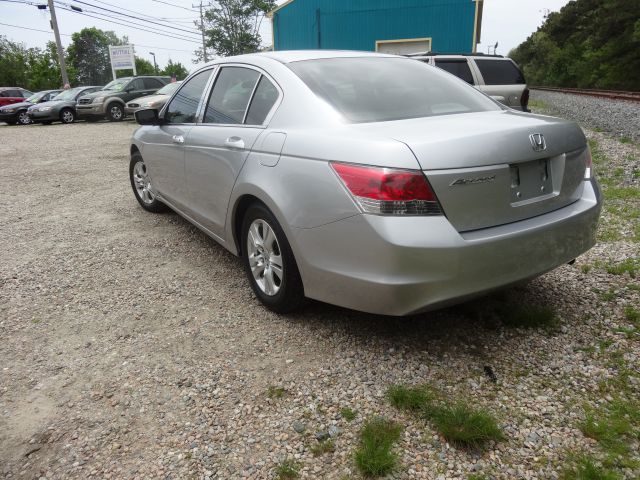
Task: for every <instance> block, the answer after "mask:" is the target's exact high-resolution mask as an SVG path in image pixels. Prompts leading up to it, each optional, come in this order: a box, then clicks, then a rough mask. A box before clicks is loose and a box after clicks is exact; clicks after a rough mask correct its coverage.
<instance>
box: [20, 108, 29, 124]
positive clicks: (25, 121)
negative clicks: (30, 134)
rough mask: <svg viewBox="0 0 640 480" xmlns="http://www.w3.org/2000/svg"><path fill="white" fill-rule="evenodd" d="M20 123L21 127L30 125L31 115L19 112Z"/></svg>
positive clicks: (24, 111) (23, 111)
mask: <svg viewBox="0 0 640 480" xmlns="http://www.w3.org/2000/svg"><path fill="white" fill-rule="evenodd" d="M18 123H19V124H20V125H29V124H30V123H32V122H31V118H29V114H28V113H27V111H26V110H22V111H20V112H18Z"/></svg>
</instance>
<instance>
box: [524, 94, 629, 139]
mask: <svg viewBox="0 0 640 480" xmlns="http://www.w3.org/2000/svg"><path fill="white" fill-rule="evenodd" d="M531 100H533V104H534V105H535V103H536V102H543V103H544V104H545V106H546V107H547V108H548V109H550V110H551V111H553V112H554V113H555V114H557V115H558V116H560V117H565V118H572V119H577V120H578V121H580V122H581V123H582V124H583V125H584V126H586V127H589V128H593V129H600V130H602V131H605V132H607V133H611V134H613V135H614V136H617V137H626V138H631V139H633V140H635V141H636V142H640V103H638V102H630V101H625V100H609V99H606V98H598V97H585V96H584V95H571V94H568V93H558V92H547V91H544V90H531ZM534 110H535V107H534Z"/></svg>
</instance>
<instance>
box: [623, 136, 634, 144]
mask: <svg viewBox="0 0 640 480" xmlns="http://www.w3.org/2000/svg"><path fill="white" fill-rule="evenodd" d="M620 143H633V140H632V139H630V138H629V137H620Z"/></svg>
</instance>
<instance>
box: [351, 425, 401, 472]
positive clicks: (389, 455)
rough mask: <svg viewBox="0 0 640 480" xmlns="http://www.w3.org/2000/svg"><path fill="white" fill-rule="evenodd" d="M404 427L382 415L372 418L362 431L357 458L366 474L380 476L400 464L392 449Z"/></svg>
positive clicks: (357, 463)
mask: <svg viewBox="0 0 640 480" xmlns="http://www.w3.org/2000/svg"><path fill="white" fill-rule="evenodd" d="M401 432H402V428H401V427H400V426H399V425H397V424H395V423H394V422H392V421H390V420H387V419H385V418H382V417H376V418H372V419H370V420H367V422H366V423H365V424H364V426H363V427H362V430H361V431H360V445H359V447H358V449H357V450H356V454H355V460H356V465H357V466H358V469H359V470H360V472H362V474H363V475H365V476H371V477H379V476H383V475H386V474H388V473H390V472H391V471H392V470H393V469H394V468H395V467H396V466H397V464H398V456H397V455H396V454H395V453H394V452H393V451H392V448H393V445H394V443H396V442H397V441H398V440H399V439H400V433H401Z"/></svg>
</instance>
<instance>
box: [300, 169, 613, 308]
mask: <svg viewBox="0 0 640 480" xmlns="http://www.w3.org/2000/svg"><path fill="white" fill-rule="evenodd" d="M601 202H602V200H601V194H600V190H599V188H598V185H597V183H596V182H595V181H593V180H592V181H591V182H587V183H586V184H585V188H584V194H583V196H582V198H580V200H578V201H577V202H574V203H573V204H571V205H569V206H567V207H564V208H561V209H559V210H556V211H554V212H550V213H547V214H544V215H540V216H538V217H534V218H530V219H527V220H522V221H519V222H514V223H511V224H508V225H503V226H499V227H492V228H486V229H482V230H476V231H473V232H467V233H462V234H461V233H459V232H457V231H456V230H455V229H454V228H453V227H452V226H451V224H450V223H449V222H448V221H447V219H446V218H445V217H413V218H410V217H382V216H374V215H356V216H354V217H350V218H347V219H344V220H341V221H338V222H333V223H330V224H328V225H324V226H321V227H317V228H311V229H296V228H292V229H291V230H292V240H293V242H292V246H293V247H294V250H295V254H296V259H297V260H298V263H299V266H300V271H301V275H302V278H303V283H304V288H305V294H306V295H307V296H308V297H310V298H314V299H316V300H320V301H324V302H328V303H332V304H335V305H340V306H343V307H347V308H352V309H354V310H361V311H364V312H369V313H376V314H384V315H397V316H401V315H408V314H411V313H417V312H421V311H425V310H430V309H434V308H438V307H442V306H445V305H449V304H454V303H459V302H461V301H464V300H466V299H469V298H472V297H474V296H477V295H479V294H482V293H485V292H489V291H491V290H495V289H497V288H501V287H504V286H507V285H510V284H514V283H518V282H521V281H523V280H528V279H531V278H534V277H537V276H539V275H541V274H543V273H545V272H547V271H549V270H552V269H554V268H556V267H558V266H559V265H562V264H564V263H566V262H569V261H570V260H572V259H574V258H576V257H577V256H579V255H580V254H582V253H584V252H585V251H587V250H588V249H589V248H591V247H592V246H593V245H594V244H595V235H596V227H597V222H598V217H599V215H600V210H601V207H602V203H601Z"/></svg>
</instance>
